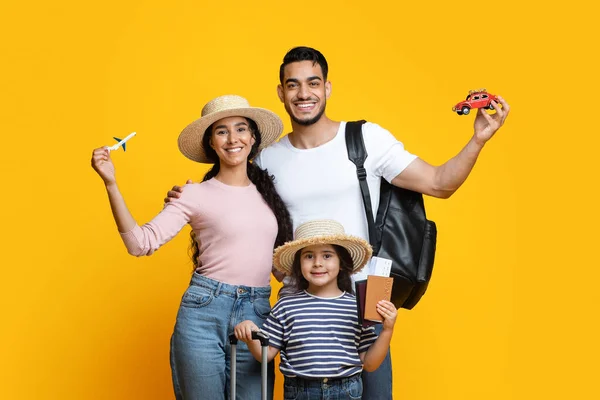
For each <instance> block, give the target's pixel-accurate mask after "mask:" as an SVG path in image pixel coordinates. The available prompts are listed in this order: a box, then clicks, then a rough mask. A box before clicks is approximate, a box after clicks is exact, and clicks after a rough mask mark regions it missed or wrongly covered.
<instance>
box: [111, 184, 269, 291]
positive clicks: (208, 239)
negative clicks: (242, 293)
mask: <svg viewBox="0 0 600 400" xmlns="http://www.w3.org/2000/svg"><path fill="white" fill-rule="evenodd" d="M185 224H190V226H191V227H192V229H193V231H194V232H195V234H196V240H197V241H198V245H199V248H200V256H199V260H198V265H200V266H199V267H198V268H197V270H196V271H197V272H198V273H200V274H201V275H204V276H206V277H208V278H210V279H214V280H217V281H220V282H224V283H227V284H230V285H245V286H255V287H256V286H268V285H269V283H270V274H271V268H272V263H273V261H272V260H273V246H274V244H275V239H276V237H277V230H278V227H277V220H276V219H275V215H274V214H273V212H272V211H271V209H270V208H269V206H268V205H267V204H266V203H265V201H264V200H263V198H262V196H261V195H260V193H259V192H258V191H257V189H256V186H254V184H250V185H249V186H244V187H240V186H229V185H226V184H224V183H222V182H220V181H218V180H216V179H215V178H213V179H210V180H208V181H206V182H202V183H194V184H190V185H185V186H184V188H183V193H182V194H181V197H180V198H179V199H176V200H172V201H171V202H169V203H167V204H166V205H165V207H164V208H163V210H162V211H161V212H160V213H159V214H158V215H157V216H156V217H154V219H152V221H150V222H148V223H146V224H144V225H142V226H139V225H136V226H135V227H134V228H133V229H132V230H130V231H129V232H125V233H121V237H122V238H123V242H124V243H125V246H126V247H127V251H128V252H129V253H130V254H132V255H135V256H143V255H151V254H152V253H154V252H155V251H156V250H157V249H158V248H159V247H160V246H162V245H163V244H165V243H166V242H168V241H169V240H171V239H172V238H173V237H175V235H177V233H179V231H180V230H181V229H182V228H183V227H184V225H185Z"/></svg>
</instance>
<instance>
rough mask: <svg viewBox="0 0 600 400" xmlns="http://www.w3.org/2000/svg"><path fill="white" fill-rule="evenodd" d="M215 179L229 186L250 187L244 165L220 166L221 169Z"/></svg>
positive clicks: (246, 169)
mask: <svg viewBox="0 0 600 400" xmlns="http://www.w3.org/2000/svg"><path fill="white" fill-rule="evenodd" d="M215 179H217V180H218V181H219V182H221V183H224V184H226V185H229V186H248V185H250V178H248V168H247V164H246V163H243V164H239V165H235V166H227V165H223V164H221V169H220V170H219V172H218V173H217V175H216V176H215Z"/></svg>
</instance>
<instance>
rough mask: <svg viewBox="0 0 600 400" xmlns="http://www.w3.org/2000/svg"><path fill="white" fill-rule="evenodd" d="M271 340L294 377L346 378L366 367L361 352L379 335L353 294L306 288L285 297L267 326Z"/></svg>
mask: <svg viewBox="0 0 600 400" xmlns="http://www.w3.org/2000/svg"><path fill="white" fill-rule="evenodd" d="M263 329H264V330H265V331H266V332H268V333H269V335H270V339H269V345H270V346H273V347H275V348H277V349H279V350H280V351H281V362H280V364H279V369H280V370H281V373H282V374H283V375H285V376H289V377H300V378H340V377H348V376H352V375H355V374H357V373H359V372H361V371H362V363H361V361H360V358H359V355H358V354H359V353H362V352H365V351H367V350H368V348H369V346H371V344H372V343H373V342H374V341H375V339H377V336H376V334H375V330H374V329H373V327H372V326H371V327H368V328H362V326H361V325H360V324H359V323H358V317H357V310H356V298H355V297H354V295H352V294H349V293H346V292H344V293H342V295H340V296H339V297H334V298H323V297H316V296H313V295H310V294H308V293H306V292H303V293H299V294H296V295H292V296H288V297H284V298H281V299H280V300H279V301H278V302H277V303H276V304H275V306H274V307H273V309H272V310H271V313H270V315H269V318H267V321H266V322H265V323H264V325H263Z"/></svg>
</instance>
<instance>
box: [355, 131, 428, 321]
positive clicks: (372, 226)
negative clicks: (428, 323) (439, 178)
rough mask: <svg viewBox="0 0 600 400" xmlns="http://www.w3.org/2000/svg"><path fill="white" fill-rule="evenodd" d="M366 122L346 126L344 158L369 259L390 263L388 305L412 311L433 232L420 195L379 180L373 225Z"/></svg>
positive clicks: (423, 283) (422, 288)
mask: <svg viewBox="0 0 600 400" xmlns="http://www.w3.org/2000/svg"><path fill="white" fill-rule="evenodd" d="M365 122H366V121H364V120H362V121H354V122H347V123H346V148H347V149H348V158H349V159H350V161H352V162H353V163H354V164H355V165H356V174H357V175H358V180H359V184H360V191H361V192H362V198H363V204H364V206H365V212H366V214H367V221H368V224H369V242H370V243H371V246H373V255H376V256H378V257H382V258H387V259H389V260H392V271H391V274H390V276H391V277H392V278H394V286H393V288H392V299H391V301H392V303H394V305H395V306H396V308H406V309H409V310H410V309H412V308H413V307H414V306H415V305H416V304H417V303H418V302H419V300H420V299H421V297H422V296H423V294H424V293H425V291H426V290H427V285H428V284H429V280H430V278H431V272H432V271H433V261H434V258H435V246H436V238H437V229H436V226H435V222H433V221H429V220H428V219H427V217H426V215H425V206H424V204H423V195H422V194H421V193H417V192H413V191H410V190H406V189H402V188H398V187H396V186H394V185H392V184H390V183H388V182H387V181H386V180H385V179H383V178H381V191H380V199H379V208H378V211H377V219H376V220H375V221H373V209H372V207H371V196H370V194H369V187H368V186H367V172H366V170H365V168H364V163H365V160H366V159H367V156H368V154H367V151H366V149H365V142H364V140H363V135H362V124H364V123H365Z"/></svg>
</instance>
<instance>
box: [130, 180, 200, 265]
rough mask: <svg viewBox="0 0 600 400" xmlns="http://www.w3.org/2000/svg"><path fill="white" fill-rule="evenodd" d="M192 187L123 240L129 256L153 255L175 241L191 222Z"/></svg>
mask: <svg viewBox="0 0 600 400" xmlns="http://www.w3.org/2000/svg"><path fill="white" fill-rule="evenodd" d="M190 186H191V185H185V186H184V187H183V192H182V194H181V197H180V198H179V199H174V200H171V201H170V202H169V203H167V204H166V205H165V207H164V208H163V209H162V211H161V212H160V213H159V214H158V215H157V216H156V217H154V218H153V219H152V221H150V222H148V223H146V224H144V225H142V226H139V225H136V226H134V227H133V229H131V230H130V231H129V232H125V233H121V238H122V239H123V243H124V244H125V247H127V251H128V252H129V254H131V255H134V256H137V257H140V256H149V255H151V254H153V253H154V252H155V251H156V250H158V248H159V247H160V246H162V245H163V244H165V243H167V242H168V241H170V240H171V239H173V238H174V237H175V236H176V235H177V234H178V233H179V232H180V231H181V229H182V228H183V227H184V226H185V225H186V224H187V223H189V222H190V220H191V218H192V214H193V208H194V202H193V201H192V197H193V194H192V192H193V190H190Z"/></svg>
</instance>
